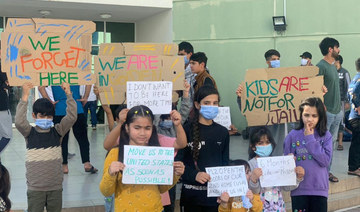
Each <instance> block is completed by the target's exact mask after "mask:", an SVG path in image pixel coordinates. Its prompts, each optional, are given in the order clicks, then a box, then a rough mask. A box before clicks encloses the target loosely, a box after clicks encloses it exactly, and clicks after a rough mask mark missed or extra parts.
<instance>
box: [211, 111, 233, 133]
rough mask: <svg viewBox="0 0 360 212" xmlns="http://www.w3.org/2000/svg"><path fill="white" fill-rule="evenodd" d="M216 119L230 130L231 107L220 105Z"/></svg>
mask: <svg viewBox="0 0 360 212" xmlns="http://www.w3.org/2000/svg"><path fill="white" fill-rule="evenodd" d="M214 121H215V122H216V123H218V124H220V125H222V126H224V127H226V129H228V130H230V125H231V116H230V107H219V113H218V115H217V116H216V118H215V119H214Z"/></svg>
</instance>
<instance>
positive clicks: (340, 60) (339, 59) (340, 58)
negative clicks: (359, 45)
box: [335, 55, 344, 65]
mask: <svg viewBox="0 0 360 212" xmlns="http://www.w3.org/2000/svg"><path fill="white" fill-rule="evenodd" d="M335 60H336V61H339V63H340V65H342V64H343V62H344V59H343V57H342V56H341V55H338V56H337V57H336V58H335Z"/></svg>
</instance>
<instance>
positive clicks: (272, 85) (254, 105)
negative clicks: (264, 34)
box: [241, 66, 323, 126]
mask: <svg viewBox="0 0 360 212" xmlns="http://www.w3.org/2000/svg"><path fill="white" fill-rule="evenodd" d="M318 72H319V68H318V67H316V66H300V67H288V68H269V69H264V68H263V69H252V70H247V72H246V75H245V81H244V82H243V83H242V86H243V89H244V90H243V92H242V94H241V112H242V114H244V115H245V116H246V120H247V122H248V126H259V125H273V124H280V123H289V122H296V121H298V120H299V118H300V117H299V110H298V108H299V105H300V104H301V101H302V100H304V99H305V98H307V97H312V96H313V97H319V98H321V99H322V98H323V93H322V86H323V77H322V76H316V75H317V74H318Z"/></svg>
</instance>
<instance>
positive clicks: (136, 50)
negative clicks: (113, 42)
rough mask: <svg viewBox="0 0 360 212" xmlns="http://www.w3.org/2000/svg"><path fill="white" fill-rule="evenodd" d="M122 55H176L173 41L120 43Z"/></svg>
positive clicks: (175, 45)
mask: <svg viewBox="0 0 360 212" xmlns="http://www.w3.org/2000/svg"><path fill="white" fill-rule="evenodd" d="M122 45H123V46H124V55H171V56H174V55H177V54H178V45H177V44H175V43H122Z"/></svg>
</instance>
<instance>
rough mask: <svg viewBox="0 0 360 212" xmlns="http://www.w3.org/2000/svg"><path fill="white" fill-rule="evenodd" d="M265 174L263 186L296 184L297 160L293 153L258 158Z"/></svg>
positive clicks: (258, 162)
mask: <svg viewBox="0 0 360 212" xmlns="http://www.w3.org/2000/svg"><path fill="white" fill-rule="evenodd" d="M257 164H258V167H259V168H261V170H262V173H263V175H262V176H261V177H260V184H261V187H265V188H266V187H273V186H292V185H296V173H295V160H294V156H293V155H289V156H278V157H260V158H257Z"/></svg>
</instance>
